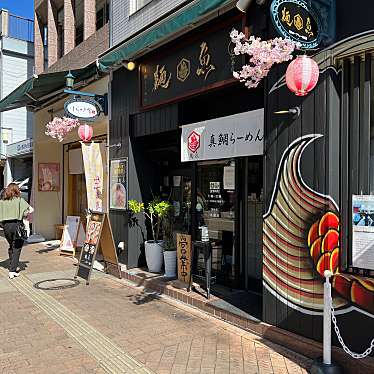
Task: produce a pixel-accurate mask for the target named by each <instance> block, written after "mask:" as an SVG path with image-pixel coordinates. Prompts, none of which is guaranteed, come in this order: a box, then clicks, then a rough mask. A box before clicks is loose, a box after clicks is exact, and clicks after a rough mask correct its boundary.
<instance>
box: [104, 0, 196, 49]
mask: <svg viewBox="0 0 374 374" xmlns="http://www.w3.org/2000/svg"><path fill="white" fill-rule="evenodd" d="M191 2H192V0H173V1H171V0H112V1H111V3H112V18H111V30H110V46H111V47H112V46H115V45H117V44H119V43H121V42H122V41H124V40H126V39H128V38H130V37H131V36H133V35H134V34H136V33H138V32H139V31H141V30H143V29H145V28H147V27H148V26H150V25H151V24H153V23H155V22H157V21H158V20H160V19H161V18H164V17H165V16H167V15H169V14H170V13H172V12H173V11H175V10H176V9H179V8H180V7H182V6H184V5H186V4H188V3H191Z"/></svg>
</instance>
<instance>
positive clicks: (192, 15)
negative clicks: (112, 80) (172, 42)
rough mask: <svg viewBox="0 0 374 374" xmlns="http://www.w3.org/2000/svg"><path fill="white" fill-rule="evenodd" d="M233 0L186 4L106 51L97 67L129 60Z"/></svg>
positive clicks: (103, 69) (103, 67) (108, 66)
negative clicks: (133, 36)
mask: <svg viewBox="0 0 374 374" xmlns="http://www.w3.org/2000/svg"><path fill="white" fill-rule="evenodd" d="M232 2H233V0H200V1H197V2H194V3H193V4H191V5H186V7H185V8H183V9H182V10H181V11H179V12H177V13H175V15H173V16H170V17H168V18H167V19H165V20H164V21H163V22H161V23H159V24H157V25H156V26H154V27H152V28H150V29H148V30H146V31H145V32H143V33H142V34H140V35H139V36H138V37H135V38H133V39H131V40H130V41H128V42H125V43H124V44H123V45H122V46H120V47H119V48H117V49H115V50H113V51H111V52H108V53H107V54H106V55H104V56H103V57H101V58H100V59H99V69H100V70H101V71H107V70H108V69H109V68H110V67H111V66H113V65H114V64H116V63H119V62H121V61H126V60H131V59H132V58H133V57H134V56H136V54H138V53H139V52H141V51H143V50H144V49H145V48H151V47H152V46H153V45H155V44H156V43H159V42H160V41H162V40H165V39H166V38H167V37H169V36H171V35H172V34H175V33H177V32H179V31H182V30H183V29H184V28H186V27H187V26H189V25H191V24H192V23H196V22H198V21H199V20H200V19H201V18H203V17H204V16H207V15H208V14H209V13H212V12H214V11H217V10H218V9H219V8H222V7H224V6H225V5H228V4H229V3H232Z"/></svg>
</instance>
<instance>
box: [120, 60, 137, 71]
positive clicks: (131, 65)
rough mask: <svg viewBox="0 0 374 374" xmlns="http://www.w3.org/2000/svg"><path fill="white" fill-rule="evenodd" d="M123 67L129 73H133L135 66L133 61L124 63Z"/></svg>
mask: <svg viewBox="0 0 374 374" xmlns="http://www.w3.org/2000/svg"><path fill="white" fill-rule="evenodd" d="M123 66H124V67H125V68H126V69H127V70H129V71H133V70H134V69H135V68H136V64H135V62H133V61H128V62H125V63H124V64H123Z"/></svg>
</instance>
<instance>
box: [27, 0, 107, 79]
mask: <svg viewBox="0 0 374 374" xmlns="http://www.w3.org/2000/svg"><path fill="white" fill-rule="evenodd" d="M109 15H110V0H36V1H35V15H34V21H35V28H34V33H35V72H36V74H40V73H42V72H56V71H62V70H69V69H72V70H73V69H78V68H81V67H84V66H86V65H88V64H90V63H91V62H93V61H95V59H96V58H97V57H98V56H99V55H100V54H101V53H103V52H104V51H105V50H107V49H108V47H109V25H108V22H109Z"/></svg>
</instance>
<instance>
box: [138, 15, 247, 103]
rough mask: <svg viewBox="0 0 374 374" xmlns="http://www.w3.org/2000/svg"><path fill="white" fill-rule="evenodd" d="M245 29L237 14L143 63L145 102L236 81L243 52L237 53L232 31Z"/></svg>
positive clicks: (184, 95) (183, 95)
mask: <svg viewBox="0 0 374 374" xmlns="http://www.w3.org/2000/svg"><path fill="white" fill-rule="evenodd" d="M233 28H235V29H237V30H242V29H243V18H242V16H240V17H235V18H231V19H229V20H226V21H224V22H221V23H219V24H217V23H214V24H210V25H209V29H207V30H206V31H203V32H201V33H199V34H195V36H193V37H191V36H190V37H186V38H185V39H184V40H182V41H181V42H178V43H175V46H173V47H172V48H170V49H169V50H168V51H166V52H165V53H162V54H158V55H153V56H152V57H150V59H149V60H147V61H144V62H143V63H142V64H141V88H142V92H141V95H142V96H141V105H142V107H150V106H154V105H158V104H161V103H166V102H170V101H176V100H178V99H180V98H183V97H187V96H190V95H193V94H195V93H196V92H201V91H205V90H208V89H211V88H214V87H216V86H217V85H222V84H225V82H227V83H228V82H232V81H233V71H236V70H240V68H241V66H242V65H243V63H244V59H243V57H242V56H237V55H235V53H234V47H235V45H234V44H233V43H232V42H231V39H230V32H231V31H232V29H233Z"/></svg>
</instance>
